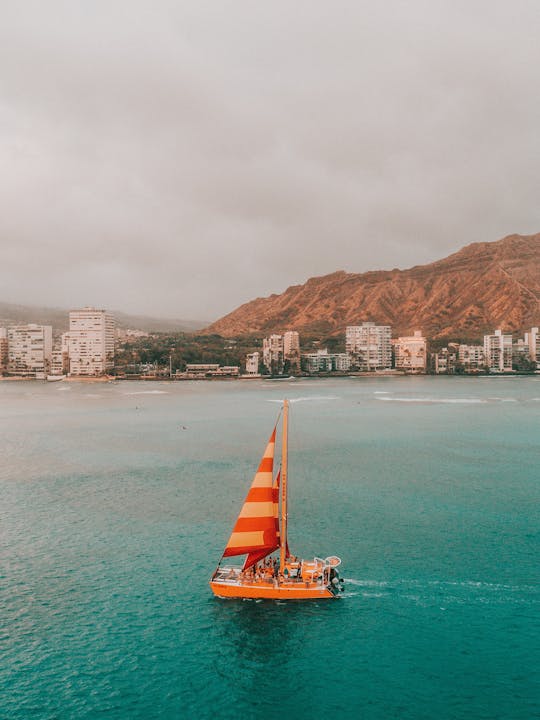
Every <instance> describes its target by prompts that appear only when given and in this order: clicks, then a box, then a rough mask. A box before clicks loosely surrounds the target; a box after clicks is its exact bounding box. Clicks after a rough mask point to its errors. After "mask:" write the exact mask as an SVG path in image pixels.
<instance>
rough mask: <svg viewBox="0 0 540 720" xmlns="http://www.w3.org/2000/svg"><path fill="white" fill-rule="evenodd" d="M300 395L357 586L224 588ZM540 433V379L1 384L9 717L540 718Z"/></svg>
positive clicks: (324, 529) (292, 529) (326, 512)
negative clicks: (244, 514) (262, 595)
mask: <svg viewBox="0 0 540 720" xmlns="http://www.w3.org/2000/svg"><path fill="white" fill-rule="evenodd" d="M284 397H288V398H289V399H290V400H291V414H290V458H289V460H290V464H289V482H290V495H289V505H290V506H289V541H290V546H291V550H292V551H293V552H294V553H295V554H299V555H302V556H304V557H313V556H314V555H317V556H320V557H326V556H328V555H338V556H339V557H341V558H342V566H341V568H340V570H341V574H342V576H344V577H345V579H346V585H345V593H344V595H343V597H341V598H340V599H339V600H331V601H321V602H313V603H304V604H294V603H289V604H287V603H282V604H278V603H272V602H253V601H223V600H219V599H216V598H214V597H213V595H212V594H211V592H210V589H209V587H208V580H209V578H210V576H211V574H212V572H213V570H214V568H215V566H216V564H217V562H218V560H219V558H220V555H221V552H222V550H223V548H224V545H225V543H226V541H227V539H228V537H229V534H230V531H231V529H232V525H233V524H234V522H235V520H236V516H237V513H238V512H239V509H240V506H241V504H242V502H243V499H244V496H245V494H246V492H247V489H248V487H249V484H250V483H251V479H252V476H253V473H254V472H255V470H256V468H257V465H258V462H259V459H260V456H261V454H262V452H263V450H264V447H265V445H266V442H267V440H268V436H269V434H270V432H271V430H272V427H273V425H274V422H275V419H276V417H277V414H278V412H279V407H280V402H281V400H282V398H284ZM539 429H540V377H539V376H536V377H534V376H533V377H485V378H457V377H453V378H447V377H403V378H401V377H388V378H384V377H374V378H365V377H362V378H343V379H341V378H340V379H335V380H332V379H325V380H308V379H303V380H290V381H289V380H281V381H270V380H264V381H263V380H260V381H258V380H254V381H233V382H176V383H169V382H148V383H147V382H116V383H84V382H81V383H77V382H59V383H42V382H23V381H22V382H0V490H1V506H0V507H1V518H0V533H1V546H0V717H1V718H8V719H9V720H19V719H20V720H29V719H32V718H38V719H39V720H41V719H47V720H48V719H51V720H53V719H55V720H56V719H58V720H64V719H66V720H67V719H71V718H77V720H79V719H89V720H90V719H92V720H93V719H94V718H102V719H107V720H108V719H111V720H124V719H127V720H135V719H139V718H140V719H141V720H142V719H144V720H150V719H152V718H197V719H198V720H205V719H206V718H208V719H210V718H239V717H245V718H250V719H255V720H258V719H264V720H266V719H267V718H268V719H271V718H280V719H283V718H295V719H296V720H303V719H304V718H312V717H314V716H323V717H327V716H330V717H332V716H335V717H339V718H362V719H365V720H375V719H377V720H379V719H381V720H382V719H384V720H387V719H389V718H399V719H400V720H423V719H425V720H432V719H433V718H437V719H439V720H446V719H448V720H450V719H452V720H458V719H459V720H461V719H463V720H465V719H467V720H470V719H471V718H473V719H474V720H481V719H483V718H485V719H486V720H494V719H496V718H500V719H501V720H503V719H504V720H531V719H532V718H534V717H539V716H540V674H539V669H540V622H539V609H540V588H539V584H538V580H539V575H538V569H539V562H538V558H539V520H540V513H539V507H540V502H539V501H540V489H539V485H540V483H539V480H540V450H539Z"/></svg>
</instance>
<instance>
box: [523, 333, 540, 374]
mask: <svg viewBox="0 0 540 720" xmlns="http://www.w3.org/2000/svg"><path fill="white" fill-rule="evenodd" d="M525 342H526V343H527V344H528V346H529V359H530V360H532V362H535V363H536V367H537V369H538V370H540V333H539V332H538V328H537V327H533V328H531V331H530V332H528V333H525Z"/></svg>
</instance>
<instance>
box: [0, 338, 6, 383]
mask: <svg viewBox="0 0 540 720" xmlns="http://www.w3.org/2000/svg"><path fill="white" fill-rule="evenodd" d="M7 366H8V337H7V330H6V328H0V375H3V374H4V373H5V372H6V371H7Z"/></svg>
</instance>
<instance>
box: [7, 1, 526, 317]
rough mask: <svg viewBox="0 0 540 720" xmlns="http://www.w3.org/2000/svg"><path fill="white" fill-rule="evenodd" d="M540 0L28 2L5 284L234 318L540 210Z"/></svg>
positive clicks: (58, 295)
mask: <svg viewBox="0 0 540 720" xmlns="http://www.w3.org/2000/svg"><path fill="white" fill-rule="evenodd" d="M539 31H540V10H539V6H538V4H537V3H536V2H533V1H531V2H516V3H514V4H512V6H510V4H508V3H505V2H502V0H501V1H497V0H496V1H495V2H487V1H482V2H477V3H464V2H455V3H452V4H449V3H446V2H437V0H434V1H431V2H422V1H420V0H413V1H412V2H409V3H403V2H389V3H384V4H381V5H380V6H377V7H374V6H373V4H372V3H367V2H338V3H323V2H318V0H317V1H315V0H312V1H311V2H309V3H308V2H300V3H293V4H291V3H282V2H276V3H268V4H263V3H253V2H245V1H240V0H239V1H236V2H232V1H230V2H227V1H224V2H219V3H204V2H175V3H172V2H170V3H169V2H164V1H163V0H162V1H161V2H158V3H150V2H143V1H142V0H132V1H131V2H127V1H123V2H119V1H117V2H107V3H104V2H94V3H74V2H72V1H70V2H63V3H61V2H50V3H46V4H44V3H41V2H35V3H30V2H24V1H22V2H19V3H11V4H8V3H6V4H4V7H3V8H2V22H1V23H0V299H2V300H5V301H13V302H21V303H23V302H27V303H39V304H54V305H63V306H72V305H80V304H82V303H95V304H98V305H103V306H107V307H115V308H118V309H121V310H125V311H133V312H139V313H142V312H146V313H152V314H162V315H169V316H184V317H193V318H208V319H212V318H216V317H218V316H220V315H222V314H224V313H225V312H228V311H230V310H232V309H233V308H234V307H236V306H237V305H239V304H240V303H242V302H245V301H247V300H249V299H252V298H253V297H256V296H259V295H266V294H269V293H270V292H280V291H282V290H283V289H284V288H285V287H287V286H288V285H290V284H293V283H299V282H303V281H305V280H306V279H307V278H308V277H310V276H312V275H316V274H324V273H327V272H332V271H334V270H337V269H346V270H349V271H357V272H361V271H364V270H369V269H376V268H389V267H396V266H397V267H406V266H410V265H413V264H419V263H423V262H429V261H431V260H435V259H437V258H439V257H442V256H444V255H446V254H448V253H450V252H453V251H455V250H456V249H458V248H459V247H460V246H462V245H464V244H466V243H469V242H473V241H484V240H495V239H498V238H499V237H502V236H503V235H505V234H508V233H510V232H523V233H528V232H537V231H538V230H539V228H540V222H539V220H540V218H539V205H538V191H539V188H540V169H539V168H540V163H539V160H540V147H539V145H540V141H539V133H538V127H540V96H539V93H538V87H539V86H540V82H539V80H540V78H539V75H540V71H539V68H540V49H539V45H538V36H539Z"/></svg>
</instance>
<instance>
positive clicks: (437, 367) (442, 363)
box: [430, 343, 457, 375]
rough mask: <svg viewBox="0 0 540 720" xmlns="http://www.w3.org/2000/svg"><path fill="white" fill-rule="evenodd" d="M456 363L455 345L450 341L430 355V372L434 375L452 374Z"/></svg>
mask: <svg viewBox="0 0 540 720" xmlns="http://www.w3.org/2000/svg"><path fill="white" fill-rule="evenodd" d="M456 365H457V346H456V345H455V344H454V343H452V344H451V345H448V347H443V348H441V349H440V350H439V351H438V352H433V353H431V355H430V372H432V373H434V374H435V375H453V374H454V373H455V371H456Z"/></svg>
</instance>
